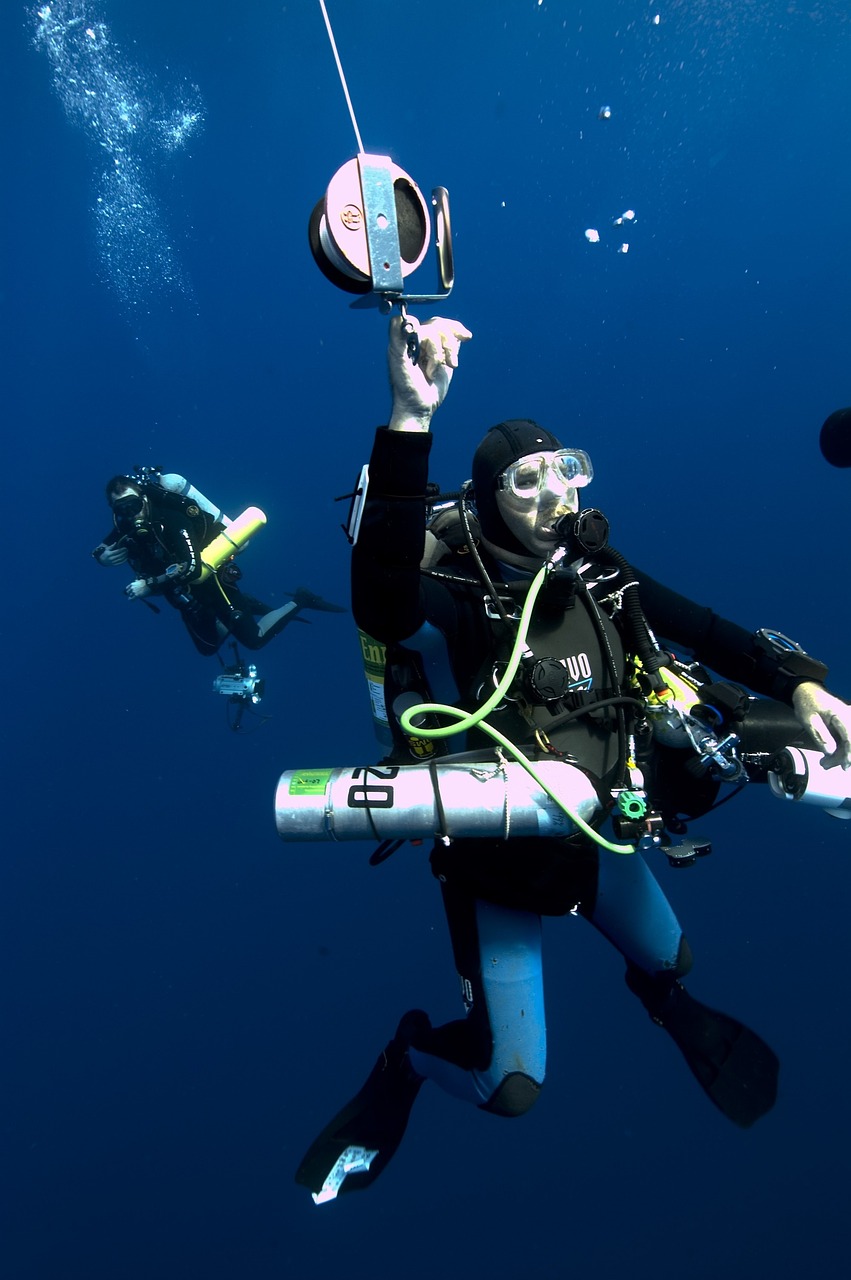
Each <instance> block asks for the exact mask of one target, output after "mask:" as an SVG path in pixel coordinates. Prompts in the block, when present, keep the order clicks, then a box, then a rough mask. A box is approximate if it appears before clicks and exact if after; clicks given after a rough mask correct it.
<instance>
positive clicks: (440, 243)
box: [308, 152, 454, 311]
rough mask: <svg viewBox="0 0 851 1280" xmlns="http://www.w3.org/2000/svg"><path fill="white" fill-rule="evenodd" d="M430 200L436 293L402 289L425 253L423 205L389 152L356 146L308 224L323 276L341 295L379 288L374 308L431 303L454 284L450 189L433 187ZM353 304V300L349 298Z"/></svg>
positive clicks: (427, 229)
mask: <svg viewBox="0 0 851 1280" xmlns="http://www.w3.org/2000/svg"><path fill="white" fill-rule="evenodd" d="M431 204H432V207H433V209H434V218H435V248H436V251H437V267H438V275H439V278H440V289H441V292H439V293H432V294H407V293H405V292H404V289H405V285H404V281H405V279H406V277H407V276H409V275H411V274H412V273H413V272H414V271H416V269H417V267H419V266H420V265H421V263H422V261H423V259H424V258H425V256H426V252H427V251H428V246H429V241H430V240H431V234H432V228H431V217H430V215H429V209H428V204H427V202H426V200H425V198H424V197H423V194H422V192H421V191H420V189H419V187H418V186H417V184H416V183H415V182H414V180H413V178H411V177H410V175H409V174H407V173H406V172H405V171H404V169H400V168H399V166H398V165H397V164H394V163H393V161H392V160H391V159H390V157H389V156H379V155H368V154H366V153H365V152H360V153H359V154H358V155H357V156H355V157H354V159H352V160H349V161H347V162H346V164H344V165H343V166H342V168H340V169H338V170H337V172H336V173H335V174H334V176H333V178H332V179H331V181H330V183H329V184H328V189H327V191H326V192H325V196H324V197H323V199H322V200H320V201H319V202H318V203H317V204H316V207H315V208H314V210H313V213H312V214H311V217H310V223H309V226H308V238H309V241H310V249H311V252H312V254H313V257H314V259H315V261H316V264H317V266H318V267H319V269H320V271H321V272H322V274H323V275H324V276H325V277H326V279H328V280H330V281H331V283H332V284H333V285H336V287H337V288H338V289H343V290H344V291H345V292H346V293H355V294H360V295H361V296H362V297H363V298H364V301H365V300H366V295H368V294H377V295H378V299H379V303H378V305H379V306H382V305H383V307H384V309H386V310H388V311H389V310H390V308H391V307H392V305H393V304H394V303H399V302H401V303H407V302H416V303H419V302H437V301H440V300H441V299H443V298H446V297H448V296H449V293H450V292H451V290H452V286H453V284H454V265H453V256H452V231H451V226H450V221H449V193H448V192H447V191H446V188H445V187H435V188H434V189H433V191H432V197H431ZM354 305H357V304H354Z"/></svg>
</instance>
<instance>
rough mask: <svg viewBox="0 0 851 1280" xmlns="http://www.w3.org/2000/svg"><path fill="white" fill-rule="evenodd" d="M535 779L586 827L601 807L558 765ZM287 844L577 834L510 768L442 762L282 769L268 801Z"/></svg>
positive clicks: (540, 769) (573, 770)
mask: <svg viewBox="0 0 851 1280" xmlns="http://www.w3.org/2000/svg"><path fill="white" fill-rule="evenodd" d="M534 768H535V771H536V773H538V774H539V775H540V777H541V779H542V781H544V782H545V783H546V785H547V786H548V787H550V788H551V789H552V790H553V791H554V792H555V793H556V794H557V795H559V796H560V797H561V798H562V799H563V800H564V802H565V804H566V805H567V807H568V808H570V809H571V810H573V811H574V812H575V813H577V814H578V815H579V817H580V818H582V819H584V821H586V822H588V821H590V819H591V818H592V817H593V815H594V814H595V813H596V812H597V811H598V810H599V809H600V807H601V806H600V800H599V798H598V795H597V792H596V790H595V788H594V786H593V784H592V782H591V780H590V779H589V778H588V776H587V775H586V774H585V773H583V772H582V770H581V769H579V768H577V767H576V765H572V764H568V763H567V762H566V761H563V760H541V761H536V762H535V765H534ZM275 820H276V823H277V827H278V835H279V836H280V837H281V839H282V840H286V841H302V840H376V839H378V840H384V839H397V838H403V839H420V838H423V837H430V836H433V835H435V834H437V835H439V836H448V837H450V838H452V837H462V836H482V837H484V836H497V837H501V838H506V837H510V836H569V835H572V834H573V833H574V832H575V831H576V830H577V827H576V825H575V823H574V822H573V821H572V820H571V819H570V818H569V817H568V815H567V814H566V813H565V811H564V810H563V809H562V808H561V807H560V806H559V805H558V804H556V802H555V801H554V800H553V799H552V798H551V797H550V796H549V795H547V793H546V792H545V791H544V790H543V789H542V787H541V786H540V785H539V784H538V783H537V782H536V781H535V779H534V778H533V777H532V776H531V775H530V774H529V773H528V772H527V771H526V769H524V767H523V766H522V765H520V764H517V763H515V762H513V761H512V762H500V763H495V762H494V761H493V759H492V758H491V759H490V760H485V761H482V760H480V759H479V760H476V759H470V758H469V757H466V758H459V757H444V758H442V759H441V760H439V761H432V762H431V763H430V764H414V765H401V766H400V765H367V766H361V767H355V768H350V767H345V768H330V769H327V768H326V769H289V770H287V771H286V772H285V773H283V774H281V778H280V781H279V783H278V789H277V792H276V795H275Z"/></svg>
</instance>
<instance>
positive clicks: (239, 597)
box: [92, 467, 347, 657]
mask: <svg viewBox="0 0 851 1280" xmlns="http://www.w3.org/2000/svg"><path fill="white" fill-rule="evenodd" d="M106 499H107V502H108V503H109V505H110V507H111V509H112V513H113V523H114V528H113V529H111V530H110V532H109V533H108V534H107V535H106V537H105V538H104V539H103V541H102V542H101V543H100V544H99V545H98V546H97V547H95V549H94V551H93V552H92V555H93V556H94V558H95V560H97V562H98V563H99V564H102V565H110V566H114V565H123V564H129V566H130V568H131V569H132V570H133V572H134V573H135V575H136V577H135V579H134V580H133V581H132V582H130V583H128V585H127V586H126V587H125V588H124V594H125V595H126V596H127V598H128V600H147V598H148V597H150V596H156V597H160V598H162V599H164V600H166V601H167V603H168V604H170V605H171V606H172V608H174V609H177V611H178V612H179V614H180V617H181V619H182V621H183V624H184V626H185V627H186V630H187V631H188V632H189V635H190V637H191V639H192V643H193V644H194V645H195V648H196V649H197V650H198V652H199V653H201V654H203V655H204V656H205V657H209V656H212V655H213V654H215V653H217V652H218V650H219V648H220V646H221V645H222V643H223V642H224V641H225V640H226V639H227V638H228V637H229V636H232V637H233V639H234V640H236V641H238V642H239V643H240V644H242V645H244V646H245V648H246V649H262V648H263V646H264V645H266V644H268V643H269V641H270V640H272V639H273V638H274V637H275V636H276V635H278V634H279V632H281V631H282V630H283V629H284V627H286V626H287V625H288V624H289V623H290V622H293V621H295V620H297V615H298V614H299V612H300V611H301V610H302V609H318V610H323V611H325V612H328V613H345V612H347V610H346V609H344V608H343V607H342V606H340V605H335V604H331V603H329V602H328V601H327V600H323V599H322V598H321V596H318V595H314V594H313V593H312V592H310V591H308V590H306V589H305V588H304V587H299V588H298V589H297V590H296V591H294V592H292V593H288V594H291V595H292V599H291V600H289V601H288V602H287V603H286V604H285V605H282V606H281V607H280V608H277V609H273V608H271V607H270V606H269V605H267V604H263V603H262V602H261V601H260V600H256V599H255V598H254V597H253V596H250V595H247V594H246V593H245V592H244V591H241V590H240V589H239V587H238V586H237V583H238V582H239V580H240V579H241V577H242V571H241V570H240V568H239V567H238V565H236V564H235V563H234V561H233V559H232V557H230V558H228V559H226V560H225V562H224V563H223V564H221V565H219V567H218V569H216V570H215V571H214V572H205V570H204V566H203V564H202V561H201V553H202V551H203V550H204V549H205V548H206V547H209V545H210V543H211V542H213V540H214V539H215V538H217V537H218V535H219V534H221V533H222V532H223V531H224V530H225V529H226V528H227V527H228V526H229V525H231V523H232V522H231V521H230V520H229V519H228V517H227V516H226V515H225V514H224V512H223V511H222V510H221V509H220V508H218V507H216V506H214V505H213V503H211V502H210V501H209V499H208V498H205V497H204V495H203V494H202V493H199V492H198V490H197V489H196V488H195V487H194V486H193V485H191V484H189V483H188V482H187V481H186V480H185V479H184V478H183V476H179V475H175V474H167V475H163V474H161V472H160V471H158V470H156V469H154V468H149V467H145V468H141V469H140V470H138V471H137V472H136V473H134V475H132V476H123V475H121V476H114V477H113V478H112V479H111V480H110V481H109V483H108V484H107V486H106ZM202 574H203V577H202ZM298 620H299V621H302V619H298Z"/></svg>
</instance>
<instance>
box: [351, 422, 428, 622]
mask: <svg viewBox="0 0 851 1280" xmlns="http://www.w3.org/2000/svg"><path fill="white" fill-rule="evenodd" d="M431 441H432V437H431V435H429V434H428V433H427V432H419V431H389V430H388V429H387V428H386V427H379V429H378V430H377V431H376V433H375V442H374V444H373V448H372V455H371V457H370V460H369V486H368V489H367V497H366V502H365V504H364V510H363V517H362V519H361V526H360V532H359V534H358V540H357V542H356V544H355V546H354V548H353V551H352V612H353V614H354V617H355V621H356V622H357V624H358V626H359V627H361V628H362V629H363V630H364V631H366V632H368V633H369V635H371V636H374V637H375V638H376V640H381V641H382V642H384V643H388V642H392V641H396V640H405V639H407V638H408V637H409V636H412V635H413V634H414V632H415V631H416V630H417V629H418V628H419V626H420V625H421V624H422V622H423V620H424V618H425V606H424V603H423V597H422V590H421V585H420V561H421V559H422V556H423V547H424V544H425V508H424V506H423V496H424V494H425V492H426V485H427V483H428V458H429V453H430V451H431Z"/></svg>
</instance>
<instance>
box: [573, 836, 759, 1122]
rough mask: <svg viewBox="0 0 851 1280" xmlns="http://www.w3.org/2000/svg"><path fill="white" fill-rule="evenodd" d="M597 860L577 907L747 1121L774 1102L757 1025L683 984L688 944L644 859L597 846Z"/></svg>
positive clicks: (728, 1111) (706, 1084)
mask: <svg viewBox="0 0 851 1280" xmlns="http://www.w3.org/2000/svg"><path fill="white" fill-rule="evenodd" d="M598 865H599V873H598V883H597V895H596V901H595V902H594V904H593V907H592V908H591V909H590V911H583V914H584V915H587V918H588V919H589V920H590V921H591V923H592V924H593V925H594V927H595V928H597V929H599V931H600V932H601V933H602V934H604V935H605V936H606V937H607V938H608V939H609V941H610V942H613V943H614V945H615V946H616V947H617V948H618V950H619V951H620V952H621V954H622V955H623V956H624V957H625V959H626V961H627V970H626V981H627V986H628V987H629V989H630V991H632V992H633V994H634V995H636V996H638V998H639V999H640V1000H641V1003H642V1004H643V1005H644V1007H645V1009H646V1010H647V1012H648V1013H649V1014H650V1017H651V1018H652V1019H653V1021H654V1022H655V1023H656V1024H657V1026H660V1027H662V1028H663V1029H664V1030H665V1031H667V1033H668V1035H669V1036H670V1037H671V1039H672V1040H673V1042H674V1044H675V1045H676V1046H677V1048H678V1049H679V1050H680V1052H681V1053H682V1055H683V1057H684V1058H685V1060H686V1063H687V1065H688V1067H689V1069H690V1071H691V1072H692V1074H693V1075H694V1077H695V1079H696V1080H697V1081H698V1083H699V1084H700V1086H701V1088H702V1089H703V1090H704V1092H705V1093H706V1095H707V1097H709V1098H710V1100H711V1101H712V1102H713V1103H714V1104H715V1106H716V1107H718V1109H719V1110H720V1111H722V1112H723V1113H724V1115H725V1116H727V1118H728V1119H729V1120H732V1121H733V1123H734V1124H737V1125H739V1126H740V1127H741V1128H744V1129H746V1128H748V1127H749V1126H750V1125H752V1124H754V1123H755V1121H757V1120H759V1119H760V1117H761V1116H763V1115H765V1114H766V1112H767V1111H770V1110H771V1108H772V1107H773V1106H774V1101H775V1098H776V1097H777V1078H778V1072H779V1066H780V1064H779V1062H778V1060H777V1056H776V1054H775V1053H774V1051H773V1050H772V1049H771V1048H770V1046H769V1045H767V1044H766V1043H765V1041H764V1040H762V1039H761V1038H760V1037H759V1036H758V1035H757V1034H756V1032H754V1031H751V1030H750V1028H749V1027H746V1026H745V1025H744V1024H743V1023H741V1022H739V1021H737V1019H735V1018H733V1017H731V1016H730V1015H729V1014H726V1013H721V1012H719V1011H718V1010H716V1009H711V1008H709V1007H708V1006H707V1005H704V1004H701V1003H700V1001H699V1000H695V999H694V997H693V996H691V995H690V994H689V992H688V991H686V989H685V988H684V987H683V985H682V983H681V982H680V981H679V978H681V977H682V976H683V975H684V974H686V973H688V971H689V969H690V968H691V951H690V949H689V946H688V943H687V942H686V940H685V938H684V937H683V932H682V929H681V928H680V925H679V922H678V921H677V918H676V916H675V915H674V912H673V910H672V909H671V906H670V903H669V902H668V900H667V898H666V897H665V895H664V894H663V892H662V890H661V889H660V888H659V885H658V884H657V883H656V881H655V879H654V878H653V876H652V875H651V873H650V871H649V869H648V867H647V865H646V864H645V862H644V860H643V858H641V856H640V855H639V854H637V853H635V854H630V855H628V856H624V855H622V854H617V853H611V852H609V851H608V850H606V849H601V850H600V859H599V864H598Z"/></svg>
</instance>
